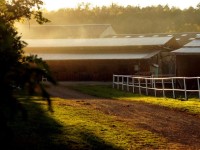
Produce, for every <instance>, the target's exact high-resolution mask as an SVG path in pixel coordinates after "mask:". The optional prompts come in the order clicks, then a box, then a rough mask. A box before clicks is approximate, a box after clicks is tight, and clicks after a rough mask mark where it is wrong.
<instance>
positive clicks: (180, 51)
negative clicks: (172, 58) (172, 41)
mask: <svg viewBox="0 0 200 150" xmlns="http://www.w3.org/2000/svg"><path fill="white" fill-rule="evenodd" d="M172 52H173V53H175V54H177V55H184V54H185V55H187V54H196V55H200V47H183V48H180V49H177V50H175V51H172Z"/></svg>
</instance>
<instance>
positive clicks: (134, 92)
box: [132, 77, 135, 93]
mask: <svg viewBox="0 0 200 150" xmlns="http://www.w3.org/2000/svg"><path fill="white" fill-rule="evenodd" d="M134 84H135V83H134V77H132V85H133V93H135V87H134Z"/></svg>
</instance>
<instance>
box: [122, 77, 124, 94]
mask: <svg viewBox="0 0 200 150" xmlns="http://www.w3.org/2000/svg"><path fill="white" fill-rule="evenodd" d="M123 90H124V76H122V91H123Z"/></svg>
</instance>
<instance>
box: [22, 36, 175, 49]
mask: <svg viewBox="0 0 200 150" xmlns="http://www.w3.org/2000/svg"><path fill="white" fill-rule="evenodd" d="M170 39H172V37H143V38H96V39H24V41H25V42H27V43H28V46H27V47H114V46H154V45H164V44H166V43H167V42H168V41H169V40H170Z"/></svg>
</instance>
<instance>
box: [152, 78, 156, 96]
mask: <svg viewBox="0 0 200 150" xmlns="http://www.w3.org/2000/svg"><path fill="white" fill-rule="evenodd" d="M152 81H153V86H154V94H155V97H156V81H155V79H153V80H152Z"/></svg>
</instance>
